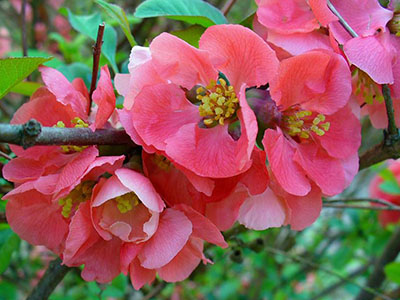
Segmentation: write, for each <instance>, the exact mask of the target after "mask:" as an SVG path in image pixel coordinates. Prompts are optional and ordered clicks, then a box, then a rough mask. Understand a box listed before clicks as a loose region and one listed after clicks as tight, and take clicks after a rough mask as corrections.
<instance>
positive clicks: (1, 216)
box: [0, 212, 8, 223]
mask: <svg viewBox="0 0 400 300" xmlns="http://www.w3.org/2000/svg"><path fill="white" fill-rule="evenodd" d="M0 223H8V222H7V217H6V214H5V213H3V212H0Z"/></svg>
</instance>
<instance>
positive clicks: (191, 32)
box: [171, 25, 205, 48]
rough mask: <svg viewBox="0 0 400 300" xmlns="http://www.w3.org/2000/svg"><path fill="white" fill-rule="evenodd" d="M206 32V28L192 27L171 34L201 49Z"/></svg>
mask: <svg viewBox="0 0 400 300" xmlns="http://www.w3.org/2000/svg"><path fill="white" fill-rule="evenodd" d="M204 31H205V28H204V27H202V26H199V25H192V26H190V27H189V28H186V29H184V30H179V31H173V32H171V34H173V35H175V36H177V37H178V38H180V39H182V40H184V41H185V42H187V43H189V44H190V45H192V46H194V47H196V48H199V40H200V37H201V35H202V34H203V32H204Z"/></svg>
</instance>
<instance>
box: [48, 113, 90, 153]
mask: <svg viewBox="0 0 400 300" xmlns="http://www.w3.org/2000/svg"><path fill="white" fill-rule="evenodd" d="M71 124H72V125H74V127H75V128H87V127H89V124H87V123H86V122H84V121H83V120H82V119H81V118H78V117H76V118H73V119H72V120H71ZM54 127H59V128H65V123H64V122H63V121H58V122H57V124H56V125H54ZM60 147H61V149H62V151H63V152H65V153H70V152H82V151H83V150H84V149H86V148H87V147H88V146H74V145H63V146H60Z"/></svg>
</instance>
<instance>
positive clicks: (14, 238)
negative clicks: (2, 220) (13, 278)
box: [0, 228, 21, 274]
mask: <svg viewBox="0 0 400 300" xmlns="http://www.w3.org/2000/svg"><path fill="white" fill-rule="evenodd" d="M20 241H21V240H20V238H19V237H18V235H16V234H15V233H14V232H12V230H11V229H9V228H4V229H1V230H0V274H2V273H3V272H4V271H5V270H6V269H7V268H8V265H9V264H10V261H11V256H12V254H13V252H14V251H15V250H17V249H18V248H19V243H20Z"/></svg>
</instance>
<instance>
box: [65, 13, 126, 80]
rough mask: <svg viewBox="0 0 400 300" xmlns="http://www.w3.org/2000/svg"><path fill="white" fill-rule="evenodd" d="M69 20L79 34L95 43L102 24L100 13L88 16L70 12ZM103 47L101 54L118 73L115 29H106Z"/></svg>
mask: <svg viewBox="0 0 400 300" xmlns="http://www.w3.org/2000/svg"><path fill="white" fill-rule="evenodd" d="M68 19H69V22H70V23H71V26H72V27H73V28H74V29H75V30H76V31H78V32H80V33H82V34H84V35H86V36H88V37H90V38H91V39H92V40H93V41H96V39H97V31H98V28H99V25H100V24H101V23H102V20H101V16H100V14H99V13H95V14H92V15H87V16H77V15H74V14H73V13H72V12H71V11H70V10H68ZM103 41H104V42H103V46H102V48H101V53H102V54H103V55H104V56H105V57H106V58H107V60H108V61H109V63H110V64H111V67H112V68H113V70H114V72H115V73H118V67H117V64H116V62H115V52H116V49H117V33H116V31H115V29H114V28H112V27H111V26H107V25H106V27H105V29H104V36H103Z"/></svg>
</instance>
